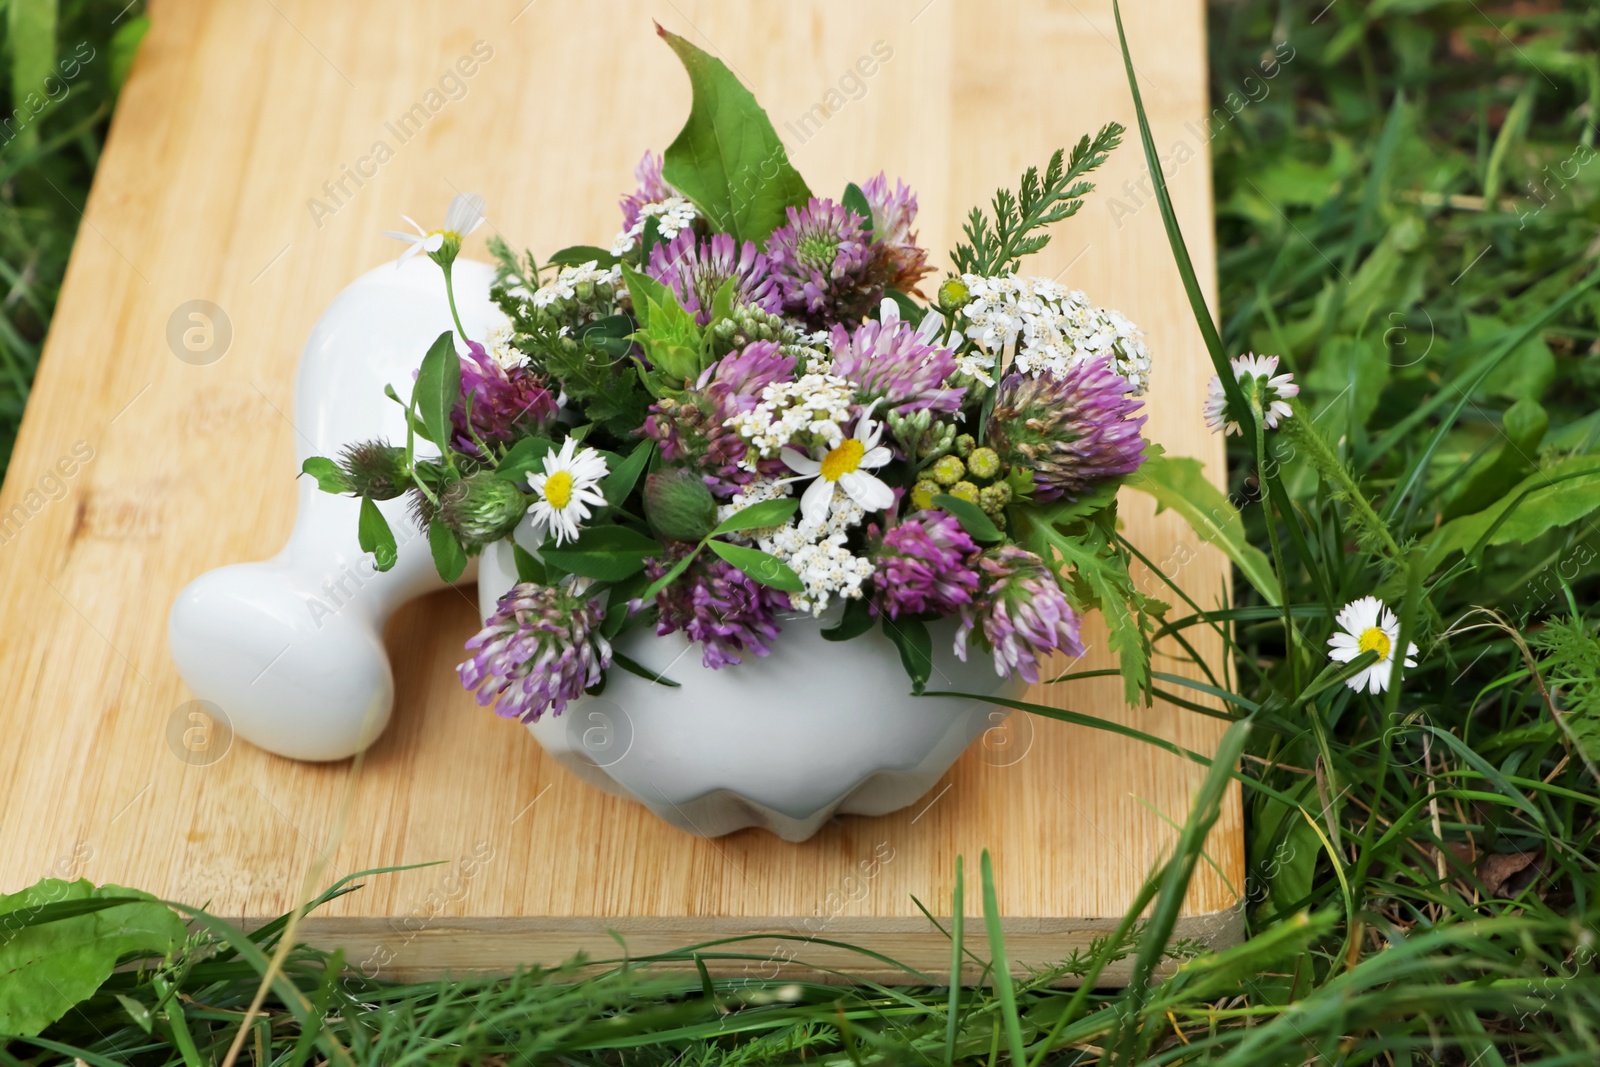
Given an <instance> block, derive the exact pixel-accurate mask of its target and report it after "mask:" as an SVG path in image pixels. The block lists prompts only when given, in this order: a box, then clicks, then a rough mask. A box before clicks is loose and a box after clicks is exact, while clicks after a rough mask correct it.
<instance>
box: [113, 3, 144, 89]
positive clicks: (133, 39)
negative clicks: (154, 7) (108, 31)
mask: <svg viewBox="0 0 1600 1067" xmlns="http://www.w3.org/2000/svg"><path fill="white" fill-rule="evenodd" d="M149 29H150V16H149V15H135V16H133V17H132V18H130V19H128V20H127V21H126V22H124V23H123V24H122V25H120V26H118V27H117V32H116V33H113V34H112V35H111V63H110V68H111V88H112V91H114V92H121V91H122V83H123V82H125V81H127V80H128V71H129V70H130V69H131V68H132V67H133V57H134V56H135V55H137V54H138V52H139V42H140V41H142V40H144V35H145V31H147V30H149Z"/></svg>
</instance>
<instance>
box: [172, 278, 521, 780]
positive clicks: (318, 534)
mask: <svg viewBox="0 0 1600 1067" xmlns="http://www.w3.org/2000/svg"><path fill="white" fill-rule="evenodd" d="M493 277H494V272H493V269H492V268H491V267H489V266H488V265H487V264H484V263H475V262H471V261H468V260H461V259H458V260H456V263H455V267H454V282H455V294H456V306H457V308H458V310H459V311H460V313H461V320H462V325H463V326H464V327H465V328H466V330H467V332H468V334H469V335H470V336H472V337H474V338H481V337H482V336H483V335H484V331H485V327H486V325H487V323H488V322H489V321H490V317H491V314H492V313H493V312H492V306H491V304H490V302H489V284H490V282H491V281H492V280H493ZM451 327H452V322H451V317H450V306H449V303H448V302H447V300H446V297H445V289H444V278H443V275H442V273H441V272H440V270H439V268H438V266H436V265H435V264H434V263H432V262H431V261H429V260H428V259H426V258H425V257H423V256H415V257H413V258H411V259H409V260H406V261H405V262H403V263H401V264H399V265H398V266H397V265H396V264H393V263H390V264H385V265H384V266H381V267H378V268H376V269H374V270H372V271H369V272H368V273H366V274H364V275H362V276H361V277H360V278H359V279H357V280H356V281H355V283H354V284H352V285H351V286H349V288H347V289H345V290H344V291H343V292H341V293H340V294H339V295H338V296H337V297H336V298H335V299H334V301H333V303H332V304H331V305H330V306H329V307H328V310H327V311H326V312H324V313H323V315H322V317H321V318H320V319H318V320H317V324H316V326H315V328H313V329H312V331H311V336H310V338H309V339H308V340H307V341H306V346H305V350H304V351H303V352H302V353H301V356H300V369H299V373H298V376H297V378H296V383H295V402H294V426H295V430H296V433H295V457H296V465H297V466H298V464H299V463H300V462H303V461H304V460H305V458H306V457H307V456H312V455H321V456H328V457H336V456H337V455H338V454H339V451H340V450H341V449H342V448H343V447H344V446H345V445H347V444H352V443H354V442H356V441H362V440H368V439H372V438H384V439H387V440H388V441H390V442H391V443H395V444H400V443H403V442H404V440H405V420H404V417H403V413H402V411H401V408H400V405H398V404H396V403H395V402H394V401H393V400H390V399H389V398H388V397H386V396H384V392H383V387H384V386H385V385H393V386H394V389H395V392H396V393H397V394H398V395H400V396H401V397H409V396H410V395H411V385H412V381H413V376H414V374H415V372H416V370H417V368H418V366H420V365H421V362H422V356H423V353H424V352H426V351H427V349H428V346H429V344H431V343H432V341H433V339H434V338H435V337H437V336H438V335H439V334H440V333H442V332H443V331H445V330H449V329H451ZM457 344H458V347H459V346H460V341H459V339H458V341H457ZM422 448H423V449H428V448H429V446H428V445H427V444H426V443H425V442H424V443H423V444H422ZM426 454H436V452H435V451H433V450H430V451H429V452H428V453H426ZM289 475H290V472H288V471H285V472H284V476H285V477H288V476H289ZM299 493H300V497H299V505H298V506H299V510H298V514H297V516H296V519H295V525H294V530H293V532H292V533H291V534H290V535H289V543H288V544H287V545H285V546H284V548H283V551H281V552H279V553H278V554H277V555H276V556H274V557H273V558H272V559H270V560H266V561H263V562H260V563H240V564H234V565H233V566H228V567H221V568H218V569H217V570H214V571H209V572H207V573H205V574H202V575H201V576H200V577H199V578H196V579H195V580H194V581H192V582H190V583H189V585H188V586H186V587H185V588H184V590H183V592H182V593H180V594H179V595H178V599H177V601H176V602H175V603H174V604H173V605H172V614H171V616H170V618H169V620H168V624H167V639H168V642H169V644H170V645H171V648H172V657H173V659H174V660H176V661H177V664H178V671H179V672H180V673H181V674H182V675H183V680H184V681H185V682H187V683H188V685H189V688H190V689H191V690H193V692H194V695H195V696H196V697H197V698H198V699H200V700H204V701H209V702H210V703H212V704H214V705H216V706H217V707H218V708H220V709H221V710H222V712H223V713H224V714H225V715H226V717H227V721H228V722H229V723H230V724H231V726H232V728H233V730H234V732H235V733H236V734H238V735H239V736H240V737H243V738H244V739H245V740H247V741H250V742H252V743H253V744H256V745H260V746H261V747H262V748H265V749H267V750H269V751H272V752H276V753H278V754H279V755H283V756H289V757H292V758H294V759H305V760H336V759H344V758H346V757H348V756H352V755H354V754H355V753H357V752H359V751H361V750H362V749H363V748H365V747H366V746H367V745H369V744H371V743H372V741H373V739H375V738H376V737H377V736H378V735H379V734H380V733H382V732H383V729H384V727H385V726H386V725H388V722H389V712H390V709H391V707H392V706H393V703H394V678H393V675H392V674H391V673H390V669H389V656H388V653H387V651H386V650H385V648H384V643H383V627H384V623H385V622H386V621H387V619H388V618H389V615H390V613H391V612H393V611H394V609H395V608H396V607H398V606H399V605H400V604H402V603H404V602H405V601H407V600H409V599H411V598H412V597H415V596H418V595H420V594H422V593H426V592H430V591H432V590H435V589H438V588H440V587H442V586H443V584H444V583H443V582H442V581H441V579H440V578H439V576H438V574H437V573H436V572H435V570H434V567H433V558H432V555H431V553H430V552H429V549H428V542H427V538H426V537H425V536H424V535H423V534H422V532H421V531H420V530H418V528H417V526H416V524H415V523H414V522H413V521H412V519H411V516H410V514H409V513H408V511H407V508H406V503H405V500H404V499H403V498H400V499H395V500H390V501H386V502H384V503H382V504H380V505H379V507H380V508H381V510H382V511H383V514H384V517H385V518H386V519H388V521H389V526H390V528H391V529H393V530H394V534H395V539H396V541H397V542H398V544H399V554H398V559H397V560H396V562H395V565H394V567H393V568H392V569H390V570H388V571H385V572H382V573H379V572H378V571H376V570H375V569H374V567H373V565H372V557H371V556H370V555H368V554H367V553H364V552H362V551H361V549H360V547H359V546H358V544H357V541H356V515H357V510H358V507H359V502H358V501H357V500H355V499H354V498H351V497H348V496H335V495H332V494H329V493H324V492H322V491H321V490H320V489H318V488H317V485H316V483H315V482H314V481H313V480H312V479H311V478H309V477H302V478H301V479H300V480H299ZM474 569H475V567H474ZM473 578H474V573H473V570H472V569H469V570H468V572H467V573H466V574H465V575H463V576H462V581H470V580H472V579H473Z"/></svg>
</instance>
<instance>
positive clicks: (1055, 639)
mask: <svg viewBox="0 0 1600 1067" xmlns="http://www.w3.org/2000/svg"><path fill="white" fill-rule="evenodd" d="M978 571H979V573H980V575H981V576H982V591H981V592H980V593H979V594H978V597H977V599H976V600H975V601H974V602H973V603H972V604H970V605H967V606H964V607H963V608H962V609H961V627H960V629H958V630H957V631H956V645H955V652H956V655H957V656H959V657H960V658H961V659H962V660H965V659H966V658H967V639H968V637H969V636H970V635H971V634H972V631H973V630H974V629H977V630H980V631H981V636H982V638H983V640H984V641H985V643H987V644H988V646H989V647H990V648H991V649H993V650H994V672H995V673H996V674H998V675H1000V676H1001V677H1005V676H1007V675H1010V674H1017V675H1020V676H1021V677H1022V679H1023V681H1026V682H1029V683H1030V684H1031V683H1036V682H1038V681H1039V669H1038V666H1037V664H1036V660H1038V658H1039V657H1041V656H1043V655H1044V654H1045V653H1047V652H1053V651H1056V650H1060V651H1062V652H1065V653H1066V654H1067V655H1069V656H1081V655H1083V642H1082V641H1081V640H1080V639H1079V637H1078V617H1077V615H1075V614H1073V611H1072V605H1070V604H1068V603H1067V598H1066V595H1065V594H1064V593H1062V592H1061V587H1060V586H1059V585H1057V584H1056V580H1055V578H1054V577H1053V576H1052V575H1051V573H1050V568H1049V567H1048V566H1046V565H1045V562H1044V560H1042V559H1040V558H1039V557H1038V556H1036V555H1034V554H1033V553H1032V552H1029V551H1028V550H1027V549H1024V548H1018V547H1017V546H1016V545H1001V546H999V547H998V548H991V549H989V550H988V551H987V552H985V553H983V555H981V556H979V557H978Z"/></svg>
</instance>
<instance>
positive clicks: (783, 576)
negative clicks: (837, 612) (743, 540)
mask: <svg viewBox="0 0 1600 1067" xmlns="http://www.w3.org/2000/svg"><path fill="white" fill-rule="evenodd" d="M706 544H708V545H710V546H711V551H713V552H715V553H716V554H717V555H719V556H721V557H722V558H723V559H725V560H727V561H728V562H729V563H731V564H733V565H734V566H735V567H737V568H739V569H740V570H741V571H743V572H744V573H746V574H748V575H749V576H750V577H752V578H754V579H755V580H756V581H758V582H760V583H761V584H762V585H770V586H772V588H774V589H781V590H783V591H784V592H785V593H798V592H801V591H802V590H804V589H805V585H804V584H803V583H802V582H801V581H800V576H799V575H798V574H796V573H795V572H794V571H792V570H790V569H789V565H788V564H787V563H785V562H784V561H783V560H781V559H779V558H778V557H777V556H773V555H768V554H767V553H765V552H762V551H760V550H759V549H754V548H745V547H743V546H741V545H730V544H728V542H726V541H707V542H706Z"/></svg>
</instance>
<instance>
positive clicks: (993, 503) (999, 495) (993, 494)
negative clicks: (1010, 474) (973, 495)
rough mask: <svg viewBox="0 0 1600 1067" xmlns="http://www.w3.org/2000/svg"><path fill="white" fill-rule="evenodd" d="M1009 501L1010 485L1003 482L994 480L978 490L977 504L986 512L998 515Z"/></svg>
mask: <svg viewBox="0 0 1600 1067" xmlns="http://www.w3.org/2000/svg"><path fill="white" fill-rule="evenodd" d="M1009 503H1011V487H1010V486H1009V485H1007V484H1006V483H1005V482H995V483H994V484H993V485H986V486H984V487H983V488H982V489H979V490H978V506H979V507H980V508H982V509H983V510H984V512H985V513H986V514H989V515H998V514H1000V512H1002V511H1004V510H1005V506H1006V505H1007V504H1009Z"/></svg>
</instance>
